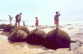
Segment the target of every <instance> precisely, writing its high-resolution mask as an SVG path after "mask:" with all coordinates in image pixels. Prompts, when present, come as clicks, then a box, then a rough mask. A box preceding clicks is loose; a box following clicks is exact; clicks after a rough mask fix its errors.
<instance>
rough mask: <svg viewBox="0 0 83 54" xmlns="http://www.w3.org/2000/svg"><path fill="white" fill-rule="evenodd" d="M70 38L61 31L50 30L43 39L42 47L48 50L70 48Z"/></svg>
mask: <svg viewBox="0 0 83 54" xmlns="http://www.w3.org/2000/svg"><path fill="white" fill-rule="evenodd" d="M70 42H71V40H70V37H69V35H68V34H67V33H66V32H64V31H63V30H60V29H58V30H56V29H54V30H52V31H50V32H48V34H47V36H46V38H45V44H44V46H45V47H46V48H49V49H55V50H56V49H58V48H70Z"/></svg>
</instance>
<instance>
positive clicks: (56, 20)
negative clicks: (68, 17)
mask: <svg viewBox="0 0 83 54" xmlns="http://www.w3.org/2000/svg"><path fill="white" fill-rule="evenodd" d="M59 16H60V13H59V12H58V11H56V15H55V16H54V24H56V29H58V28H59Z"/></svg>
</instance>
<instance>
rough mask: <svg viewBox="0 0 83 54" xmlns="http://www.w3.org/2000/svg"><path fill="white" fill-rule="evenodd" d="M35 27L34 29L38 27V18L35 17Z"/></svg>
mask: <svg viewBox="0 0 83 54" xmlns="http://www.w3.org/2000/svg"><path fill="white" fill-rule="evenodd" d="M35 26H36V28H37V27H38V26H39V20H38V17H35Z"/></svg>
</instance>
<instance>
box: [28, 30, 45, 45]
mask: <svg viewBox="0 0 83 54" xmlns="http://www.w3.org/2000/svg"><path fill="white" fill-rule="evenodd" d="M44 37H45V32H44V31H41V30H39V29H35V30H33V31H31V33H30V34H29V36H28V37H27V39H26V41H27V43H29V44H31V45H42V44H43V43H44V41H45V39H44Z"/></svg>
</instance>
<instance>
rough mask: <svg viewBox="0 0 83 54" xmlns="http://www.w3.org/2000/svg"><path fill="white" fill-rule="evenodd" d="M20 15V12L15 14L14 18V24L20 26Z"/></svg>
mask: <svg viewBox="0 0 83 54" xmlns="http://www.w3.org/2000/svg"><path fill="white" fill-rule="evenodd" d="M21 15H22V13H19V14H17V15H16V16H15V19H16V22H15V26H20V21H21Z"/></svg>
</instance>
